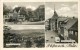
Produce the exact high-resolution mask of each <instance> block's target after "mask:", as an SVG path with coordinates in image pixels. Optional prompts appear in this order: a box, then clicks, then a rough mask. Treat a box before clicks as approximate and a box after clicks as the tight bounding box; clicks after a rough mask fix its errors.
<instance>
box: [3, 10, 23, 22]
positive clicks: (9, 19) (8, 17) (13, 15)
mask: <svg viewBox="0 0 80 50" xmlns="http://www.w3.org/2000/svg"><path fill="white" fill-rule="evenodd" d="M3 18H4V22H13V21H15V20H17V21H24V20H25V16H24V15H20V14H19V13H17V12H16V11H13V13H8V14H7V15H3Z"/></svg>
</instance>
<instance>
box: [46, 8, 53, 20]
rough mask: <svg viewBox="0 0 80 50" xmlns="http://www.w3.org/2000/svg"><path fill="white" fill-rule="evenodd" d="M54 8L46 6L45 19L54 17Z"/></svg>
mask: <svg viewBox="0 0 80 50" xmlns="http://www.w3.org/2000/svg"><path fill="white" fill-rule="evenodd" d="M53 13H54V10H53V9H52V8H50V7H46V8H45V19H49V18H51V17H52V15H53Z"/></svg>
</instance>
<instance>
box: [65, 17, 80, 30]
mask: <svg viewBox="0 0 80 50" xmlns="http://www.w3.org/2000/svg"><path fill="white" fill-rule="evenodd" d="M77 21H78V19H77V18H74V19H73V18H69V19H68V22H67V23H66V24H65V25H64V27H65V28H66V29H70V28H71V27H72V26H73V25H74V24H75V23H76V22H77Z"/></svg>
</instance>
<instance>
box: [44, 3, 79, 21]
mask: <svg viewBox="0 0 80 50" xmlns="http://www.w3.org/2000/svg"><path fill="white" fill-rule="evenodd" d="M45 7H46V8H45V18H46V19H49V18H51V17H52V16H53V14H54V7H55V10H56V12H57V14H58V16H65V17H67V16H68V17H73V16H75V17H78V4H77V2H47V3H46V4H45Z"/></svg>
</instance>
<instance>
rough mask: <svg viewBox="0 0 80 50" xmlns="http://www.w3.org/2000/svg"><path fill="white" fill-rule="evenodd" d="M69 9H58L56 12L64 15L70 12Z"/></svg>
mask: <svg viewBox="0 0 80 50" xmlns="http://www.w3.org/2000/svg"><path fill="white" fill-rule="evenodd" d="M70 10H71V9H70V8H69V7H61V8H60V9H58V10H57V12H58V13H65V12H68V11H70Z"/></svg>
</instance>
